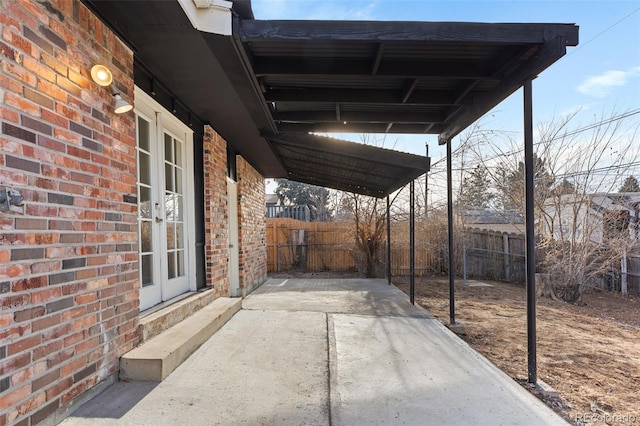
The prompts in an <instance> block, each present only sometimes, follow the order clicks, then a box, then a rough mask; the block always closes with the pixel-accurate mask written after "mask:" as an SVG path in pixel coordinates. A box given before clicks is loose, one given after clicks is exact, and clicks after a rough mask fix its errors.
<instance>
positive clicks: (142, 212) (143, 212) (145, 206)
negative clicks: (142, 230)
mask: <svg viewBox="0 0 640 426" xmlns="http://www.w3.org/2000/svg"><path fill="white" fill-rule="evenodd" d="M138 202H139V205H138V215H139V216H140V217H141V218H143V219H151V188H148V187H146V186H140V188H139V194H138Z"/></svg>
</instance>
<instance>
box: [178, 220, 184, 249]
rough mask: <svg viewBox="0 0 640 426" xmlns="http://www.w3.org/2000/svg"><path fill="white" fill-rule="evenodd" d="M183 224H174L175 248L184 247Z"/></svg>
mask: <svg viewBox="0 0 640 426" xmlns="http://www.w3.org/2000/svg"><path fill="white" fill-rule="evenodd" d="M183 235H184V225H183V224H182V223H178V224H176V248H179V249H181V248H184V241H183Z"/></svg>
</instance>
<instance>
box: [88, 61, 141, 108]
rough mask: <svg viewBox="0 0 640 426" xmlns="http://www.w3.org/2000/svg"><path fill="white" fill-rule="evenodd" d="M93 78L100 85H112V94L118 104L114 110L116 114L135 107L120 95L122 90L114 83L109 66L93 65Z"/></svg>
mask: <svg viewBox="0 0 640 426" xmlns="http://www.w3.org/2000/svg"><path fill="white" fill-rule="evenodd" d="M91 78H92V79H93V81H95V82H96V84H97V85H99V86H102V87H109V86H111V94H112V95H113V97H114V98H115V99H116V106H115V108H114V110H113V111H114V112H115V113H116V114H123V113H125V112H129V111H131V110H132V109H133V105H131V104H130V103H129V102H127V101H125V100H124V99H122V96H120V91H119V90H118V89H116V87H115V86H113V85H112V83H113V74H111V71H110V70H109V68H107V67H105V66H104V65H100V64H96V65H94V66H93V67H91Z"/></svg>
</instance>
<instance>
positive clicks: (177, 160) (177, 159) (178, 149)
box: [173, 139, 183, 167]
mask: <svg viewBox="0 0 640 426" xmlns="http://www.w3.org/2000/svg"><path fill="white" fill-rule="evenodd" d="M174 143H175V156H174V157H173V158H174V161H173V162H174V164H175V165H176V166H178V167H183V166H182V142H180V141H179V140H177V139H176V140H174Z"/></svg>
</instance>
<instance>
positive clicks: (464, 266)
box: [462, 238, 467, 284]
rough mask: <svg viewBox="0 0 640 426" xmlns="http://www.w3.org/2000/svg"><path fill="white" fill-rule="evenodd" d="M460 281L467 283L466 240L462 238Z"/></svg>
mask: <svg viewBox="0 0 640 426" xmlns="http://www.w3.org/2000/svg"><path fill="white" fill-rule="evenodd" d="M462 282H463V283H464V284H466V283H467V242H466V238H465V239H463V240H462Z"/></svg>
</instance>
